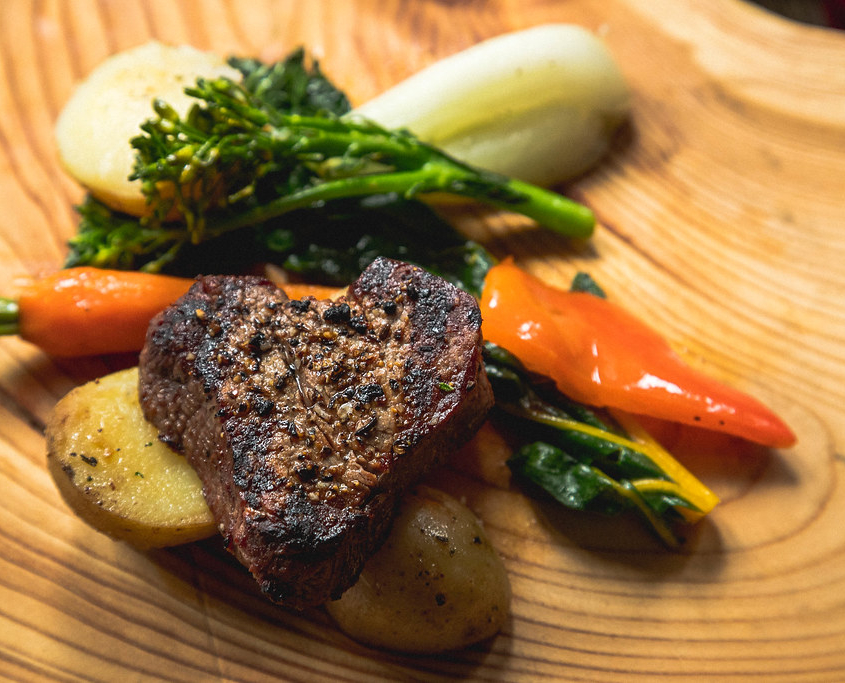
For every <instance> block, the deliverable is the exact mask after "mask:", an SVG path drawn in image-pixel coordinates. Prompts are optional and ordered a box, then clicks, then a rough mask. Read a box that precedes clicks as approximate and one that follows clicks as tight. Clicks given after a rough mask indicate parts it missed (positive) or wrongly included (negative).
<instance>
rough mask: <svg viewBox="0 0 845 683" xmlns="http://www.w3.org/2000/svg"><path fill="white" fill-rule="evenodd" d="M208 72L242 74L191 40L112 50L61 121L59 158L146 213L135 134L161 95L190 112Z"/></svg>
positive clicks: (111, 199)
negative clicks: (196, 86)
mask: <svg viewBox="0 0 845 683" xmlns="http://www.w3.org/2000/svg"><path fill="white" fill-rule="evenodd" d="M200 76H203V77H206V78H214V77H216V76H226V77H228V78H231V79H233V80H238V79H239V78H240V72H238V71H237V70H236V69H233V68H231V67H229V66H228V65H227V64H226V63H225V61H224V59H223V58H222V57H220V56H219V55H216V54H214V53H211V52H203V51H200V50H197V49H195V48H193V47H189V46H186V45H182V46H170V45H164V44H162V43H159V42H150V43H146V44H144V45H141V46H139V47H136V48H132V49H130V50H126V51H125V52H121V53H118V54H116V55H113V56H112V57H109V58H108V59H106V60H105V61H104V62H102V63H101V64H100V65H99V66H98V67H96V68H95V69H94V71H92V72H91V73H90V74H89V75H88V77H87V78H86V79H85V80H84V81H83V82H82V83H80V84H79V86H78V87H77V88H76V90H75V91H74V93H73V95H72V96H71V98H70V100H69V101H68V102H67V104H66V105H65V107H64V109H63V110H62V112H61V115H60V116H59V119H58V121H57V122H56V131H55V133H56V143H57V146H58V152H59V158H60V160H61V162H62V164H63V166H64V167H65V169H66V170H67V172H68V173H69V174H70V175H72V176H73V177H74V178H76V180H78V181H79V182H80V183H81V184H82V185H84V186H85V187H86V188H87V189H88V190H89V191H90V192H91V194H92V195H94V196H95V197H97V198H99V199H100V200H102V201H103V202H105V203H106V204H108V205H109V206H111V207H112V208H115V209H118V210H120V211H125V212H127V213H131V214H133V215H142V214H143V213H144V211H145V200H144V197H143V195H142V194H141V189H140V183H138V182H137V181H130V180H129V175H130V174H131V173H132V169H133V164H134V159H135V155H134V150H133V149H132V147H131V145H130V140H131V139H132V138H133V137H135V136H136V135H139V134H140V133H141V129H140V125H141V124H142V123H143V122H144V121H146V120H147V119H149V118H152V117H153V116H154V111H153V106H152V104H153V100H154V99H155V98H159V99H162V100H164V101H165V102H167V103H168V104H170V105H171V106H172V107H173V108H174V109H175V110H176V111H177V112H179V113H180V114H184V113H185V112H186V111H187V110H188V108H189V106H190V103H191V98H190V97H188V96H187V95H186V94H185V93H184V88H185V87H186V86H189V85H192V84H193V83H195V82H196V79H197V78H198V77H200Z"/></svg>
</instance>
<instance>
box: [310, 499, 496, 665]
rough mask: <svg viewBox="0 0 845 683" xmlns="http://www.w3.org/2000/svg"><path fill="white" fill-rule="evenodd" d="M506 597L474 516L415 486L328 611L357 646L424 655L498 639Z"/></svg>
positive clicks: (453, 502) (457, 504) (454, 502)
mask: <svg viewBox="0 0 845 683" xmlns="http://www.w3.org/2000/svg"><path fill="white" fill-rule="evenodd" d="M510 595H511V593H510V584H509V582H508V577H507V573H506V571H505V568H504V565H503V564H502V561H501V559H500V558H499V556H498V554H497V553H496V551H495V549H494V548H493V547H492V545H491V544H490V542H489V540H488V539H487V536H486V534H485V533H484V530H483V529H482V527H481V524H480V522H479V520H478V519H477V518H476V516H475V515H474V514H473V513H472V511H471V510H469V509H468V508H467V507H466V506H464V505H463V504H461V503H460V502H458V501H457V500H455V499H454V498H453V497H451V496H449V495H448V494H446V493H444V492H442V491H439V490H437V489H433V488H430V487H427V486H419V487H417V489H416V490H415V491H414V492H413V493H412V494H411V495H409V496H408V497H407V498H406V499H405V500H404V501H403V504H402V507H401V509H400V511H399V515H398V517H397V519H396V521H395V522H394V526H393V530H392V531H391V534H390V536H389V537H388V539H387V541H386V542H385V544H384V545H383V546H382V548H381V549H380V550H379V552H378V553H376V555H375V556H373V557H372V558H371V559H370V561H369V562H368V563H367V565H366V566H365V567H364V571H363V572H362V574H361V576H360V578H359V580H358V582H357V583H356V584H355V585H354V586H353V587H352V588H350V589H349V590H348V591H346V593H344V594H343V596H341V598H340V599H339V600H336V601H334V602H330V603H328V604H327V605H326V608H327V610H328V612H329V614H330V615H331V616H332V618H333V619H334V620H335V621H336V622H337V624H338V626H339V627H340V628H341V630H343V631H344V632H345V633H346V634H347V635H349V636H350V637H352V638H354V639H355V640H357V641H359V642H362V643H364V644H366V645H370V646H372V647H376V648H382V649H388V650H395V651H400V652H407V653H419V654H424V653H435V652H442V651H445V650H453V649H459V648H462V647H466V646H467V645H470V644H472V643H475V642H478V641H481V640H484V639H486V638H489V637H491V636H493V635H495V634H496V633H497V632H498V631H499V630H500V628H501V627H502V625H503V624H504V622H505V620H506V619H507V616H508V612H509V605H510Z"/></svg>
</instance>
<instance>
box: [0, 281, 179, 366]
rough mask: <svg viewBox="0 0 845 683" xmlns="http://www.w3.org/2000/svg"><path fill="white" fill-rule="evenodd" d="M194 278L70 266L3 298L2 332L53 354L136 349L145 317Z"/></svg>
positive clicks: (64, 354) (144, 330) (144, 332)
mask: <svg viewBox="0 0 845 683" xmlns="http://www.w3.org/2000/svg"><path fill="white" fill-rule="evenodd" d="M192 282H193V280H189V279H187V278H176V277H170V276H166V275H152V274H148V273H138V272H130V271H115V270H102V269H98V268H87V267H83V268H69V269H66V270H61V271H58V272H56V273H54V274H52V275H49V276H47V277H44V278H41V279H38V280H34V281H32V282H31V283H29V284H27V285H26V286H25V287H24V288H23V290H22V291H21V293H20V296H19V297H18V300H17V301H16V302H11V301H10V300H8V299H6V300H5V301H4V303H5V304H6V306H5V311H6V312H5V314H4V316H3V317H4V323H6V325H5V326H4V329H3V331H4V332H5V333H6V334H18V335H19V336H20V337H21V338H22V339H25V340H26V341H28V342H30V343H32V344H35V345H36V346H38V347H39V348H41V349H42V350H44V351H46V352H47V353H49V354H51V355H54V356H85V355H93V354H101V353H120V352H124V351H137V350H138V349H140V348H141V347H142V346H143V345H144V337H145V335H146V332H147V325H148V324H149V322H150V319H151V318H152V317H153V316H154V315H155V314H156V313H157V312H158V311H160V310H161V309H163V308H164V307H165V306H167V305H168V304H169V303H171V302H173V301H175V300H176V299H178V298H179V297H180V296H181V295H182V294H184V293H185V292H186V291H188V288H189V287H190V286H191V283H192Z"/></svg>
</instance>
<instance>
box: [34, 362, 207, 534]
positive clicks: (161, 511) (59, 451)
mask: <svg viewBox="0 0 845 683" xmlns="http://www.w3.org/2000/svg"><path fill="white" fill-rule="evenodd" d="M46 437H47V462H48V467H49V470H50V473H51V474H52V475H53V479H55V481H56V485H57V487H58V489H59V491H60V492H61V493H62V496H63V497H64V499H65V500H66V501H67V503H68V504H69V505H70V507H71V508H73V510H74V511H75V512H76V513H77V514H78V515H79V516H80V517H81V518H82V519H84V520H85V521H86V522H88V523H89V524H90V525H91V526H93V527H94V528H95V529H97V530H99V531H102V532H103V533H106V534H108V535H110V536H112V537H113V538H117V539H121V540H125V541H129V542H131V543H132V544H133V545H136V546H139V547H164V546H169V545H177V544H180V543H189V542H191V541H195V540H198V539H201V538H205V537H208V536H210V535H212V534H214V533H215V531H216V527H215V524H214V519H213V517H212V516H211V512H210V511H209V509H208V506H207V505H206V503H205V499H204V498H203V496H202V485H201V484H200V480H199V477H197V475H196V473H195V472H194V470H193V469H192V468H191V466H190V465H188V463H187V461H186V460H185V458H183V457H182V456H181V455H179V454H178V453H175V452H174V451H172V450H171V449H170V448H168V447H167V446H165V445H164V444H163V443H161V442H160V441H159V440H158V432H157V431H156V429H155V427H153V426H152V425H151V424H150V423H149V422H147V421H146V420H145V419H144V416H143V414H142V412H141V406H140V405H139V403H138V369H137V368H131V369H129V370H123V371H120V372H116V373H113V374H111V375H107V376H106V377H103V378H101V379H98V380H95V381H93V382H89V383H88V384H85V385H83V386H81V387H77V388H76V389H74V390H73V391H71V392H70V393H69V394H67V395H66V396H65V397H64V398H63V399H62V400H61V401H59V402H58V403H57V404H56V407H55V408H54V410H53V412H52V414H51V416H50V419H49V421H48V423H47V428H46Z"/></svg>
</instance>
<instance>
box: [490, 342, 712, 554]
mask: <svg viewBox="0 0 845 683" xmlns="http://www.w3.org/2000/svg"><path fill="white" fill-rule="evenodd" d="M484 360H485V366H486V369H487V375H488V377H490V380H491V383H492V385H493V390H494V393H495V396H496V406H497V408H499V409H500V410H503V411H504V412H505V413H508V414H510V415H511V416H514V417H516V418H517V419H518V420H520V421H521V423H522V424H523V425H524V427H525V432H526V433H532V432H533V438H536V439H537V440H536V441H534V442H531V443H527V444H526V445H524V446H522V447H521V448H520V449H519V450H518V451H517V452H516V453H515V454H514V455H513V457H512V458H511V459H510V461H509V463H508V464H509V465H510V467H511V469H512V470H513V471H514V472H515V473H516V474H518V475H519V476H520V477H522V478H523V479H525V480H527V481H530V482H532V483H534V484H536V485H538V486H540V487H541V488H542V489H544V490H545V491H546V492H547V493H549V494H550V495H551V496H553V497H554V498H555V499H556V500H557V501H558V502H560V503H562V504H563V505H565V506H566V507H569V508H572V509H575V510H589V511H593V512H600V513H604V514H617V513H619V512H622V511H624V510H634V511H636V512H637V513H638V514H639V515H640V516H641V517H642V518H643V519H644V520H645V521H646V523H647V524H648V526H649V527H650V528H651V529H652V530H653V531H654V532H655V533H656V534H657V536H658V537H659V538H660V539H661V540H662V541H663V542H664V543H666V544H667V545H668V546H670V547H676V546H678V545H679V544H680V538H679V536H678V534H677V529H678V527H679V524H680V523H683V522H690V521H695V520H697V519H699V518H700V517H701V516H702V515H704V514H707V513H708V512H709V511H710V510H711V509H712V508H713V507H714V506H715V505H716V504H717V503H718V499H717V498H716V496H715V494H713V492H712V491H710V489H708V488H707V487H706V486H704V485H703V484H702V483H701V482H699V481H698V480H697V479H696V478H695V477H694V476H693V475H692V474H690V473H689V472H688V471H687V470H686V469H684V468H683V466H681V464H680V463H678V462H677V461H676V460H675V459H674V458H672V456H671V455H669V453H667V452H666V451H665V450H663V448H662V447H660V446H659V444H657V443H656V442H655V441H654V440H653V439H651V438H650V437H648V436H647V435H646V434H645V432H644V430H641V429H638V428H637V427H636V425H633V424H632V423H630V422H629V423H628V424H626V427H627V429H626V431H622V429H621V428H620V427H619V426H618V425H611V424H608V423H606V422H605V421H603V420H602V419H600V418H599V417H598V415H597V414H596V413H595V412H593V411H592V410H591V409H589V408H587V407H586V406H583V405H581V404H579V403H576V402H573V401H570V400H569V399H567V398H566V397H564V396H562V395H561V394H559V393H557V392H556V391H550V392H548V393H547V394H545V393H543V392H542V390H541V388H540V386H539V385H538V384H536V383H535V382H534V381H533V380H532V378H531V377H530V376H529V374H528V373H527V372H526V371H525V369H524V368H523V367H522V365H521V363H520V362H519V360H517V359H516V358H515V357H514V356H513V355H512V354H510V353H508V352H507V351H505V350H504V349H502V348H500V347H497V346H495V345H493V344H489V343H488V344H487V345H486V346H485V350H484ZM631 433H633V434H634V435H635V436H632V434H631Z"/></svg>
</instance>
